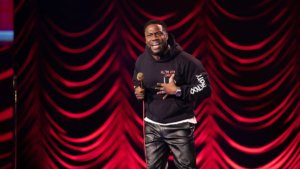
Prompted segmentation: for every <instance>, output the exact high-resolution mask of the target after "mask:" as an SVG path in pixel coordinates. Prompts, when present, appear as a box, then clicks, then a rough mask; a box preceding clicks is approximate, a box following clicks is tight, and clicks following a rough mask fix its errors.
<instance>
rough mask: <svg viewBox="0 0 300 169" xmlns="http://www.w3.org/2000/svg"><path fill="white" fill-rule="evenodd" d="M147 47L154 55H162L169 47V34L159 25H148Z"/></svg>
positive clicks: (146, 30)
mask: <svg viewBox="0 0 300 169" xmlns="http://www.w3.org/2000/svg"><path fill="white" fill-rule="evenodd" d="M145 39H146V45H147V46H148V47H149V48H150V49H151V51H152V53H153V54H154V55H160V54H162V53H163V52H164V51H165V50H166V49H167V46H168V43H167V40H168V34H167V32H166V31H164V30H163V27H162V26H161V25H159V24H151V25H148V26H147V27H146V29H145Z"/></svg>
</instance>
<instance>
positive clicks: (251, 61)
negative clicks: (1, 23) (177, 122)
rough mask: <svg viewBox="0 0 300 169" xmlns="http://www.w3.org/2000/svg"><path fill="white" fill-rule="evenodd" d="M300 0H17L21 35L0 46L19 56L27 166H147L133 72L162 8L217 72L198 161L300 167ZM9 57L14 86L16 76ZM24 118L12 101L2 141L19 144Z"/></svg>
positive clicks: (1, 119)
mask: <svg viewBox="0 0 300 169" xmlns="http://www.w3.org/2000/svg"><path fill="white" fill-rule="evenodd" d="M297 7H298V8H299V3H297V2H296V1H292V0H288V1H286V0H277V1H270V0H264V1H249V2H248V1H241V2H240V1H232V2H230V3H229V2H224V1H218V0H210V1H207V0H199V1H189V2H183V1H171V0H168V1H156V0H155V1H147V2H144V1H141V2H139V1H130V0H122V1H116V0H114V1H111V0H104V1H101V2H98V1H82V2H79V1H72V2H71V1H34V0H33V1H26V0H20V1H17V2H16V4H15V29H16V39H15V43H14V45H13V47H12V50H11V48H8V47H1V48H0V54H1V56H3V57H1V58H0V59H3V58H4V57H7V56H12V57H13V61H14V63H15V65H16V66H15V70H16V72H15V73H16V77H17V91H18V106H17V118H18V119H17V120H18V121H17V122H18V123H17V127H18V140H17V141H18V142H17V148H18V149H17V150H18V151H17V153H18V163H17V164H18V166H19V167H20V166H25V167H26V168H43V169H44V168H107V169H112V168H120V169H123V168H130V169H135V168H137V169H139V168H145V163H144V153H143V138H142V119H141V116H142V115H141V105H140V103H138V102H137V101H136V99H135V97H134V95H133V92H132V83H131V76H132V71H133V68H134V62H135V60H136V59H137V57H138V55H139V54H140V53H141V52H142V51H143V49H144V37H143V24H144V23H145V22H146V21H147V20H149V19H150V18H151V19H152V18H154V19H161V20H164V21H166V22H167V24H168V25H169V29H168V30H169V32H171V33H173V34H174V35H175V38H176V39H177V41H178V42H179V44H181V45H182V47H183V48H184V49H185V50H186V51H188V52H189V53H191V54H193V55H194V56H195V57H197V58H198V59H200V60H201V61H202V62H203V64H204V66H205V68H206V69H207V71H208V73H209V75H210V79H211V81H212V87H213V94H212V96H211V98H209V99H207V100H205V101H204V102H202V103H201V104H200V105H199V106H197V107H196V111H195V112H196V116H197V120H198V124H197V129H196V131H195V138H196V147H197V167H198V168H203V169H204V168H265V169H269V168H284V167H286V168H300V163H299V161H300V148H299V147H300V142H299V140H300V133H299V128H300V126H299V124H300V118H299V113H300V111H299V104H300V102H299V88H300V85H299V82H300V80H299V73H300V71H299V16H298V13H297V10H298V9H297ZM1 61H2V60H1ZM4 61H5V63H10V64H6V65H5V64H3V65H4V67H3V68H2V64H1V70H0V71H1V72H0V84H1V85H2V84H3V85H2V86H3V87H2V88H1V91H3V92H4V91H5V90H6V91H7V89H11V88H12V87H10V86H11V83H10V80H11V79H12V76H13V69H12V66H10V65H12V64H11V60H8V59H6V60H4ZM6 93H8V92H6ZM10 94H11V93H10ZM1 95H2V92H1ZM7 95H9V94H7ZM12 97H13V96H10V98H11V99H12ZM11 99H9V100H11ZM12 119H13V104H12V102H7V103H5V104H4V106H3V108H2V107H1V110H0V126H5V127H6V130H1V133H0V134H1V135H0V143H1V144H2V143H5V144H9V145H11V144H12V142H13V127H12V125H11V124H12V121H13V120H12ZM8 123H10V124H8ZM7 126H10V127H7ZM0 147H1V146H0ZM11 147H12V146H11ZM1 148H2V147H1ZM3 150H4V151H1V154H0V161H1V162H2V163H1V165H2V166H1V167H4V168H10V167H11V166H12V165H13V164H12V160H11V161H10V160H8V159H12V158H13V151H12V150H10V149H7V148H6V149H3ZM170 166H171V168H172V167H174V166H173V165H172V164H170Z"/></svg>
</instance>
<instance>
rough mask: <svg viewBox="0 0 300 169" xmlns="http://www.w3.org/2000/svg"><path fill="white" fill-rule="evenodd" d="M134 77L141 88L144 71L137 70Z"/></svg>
mask: <svg viewBox="0 0 300 169" xmlns="http://www.w3.org/2000/svg"><path fill="white" fill-rule="evenodd" d="M136 79H137V80H138V81H139V86H140V87H141V88H143V86H144V85H143V80H144V73H142V72H139V73H138V74H137V75H136Z"/></svg>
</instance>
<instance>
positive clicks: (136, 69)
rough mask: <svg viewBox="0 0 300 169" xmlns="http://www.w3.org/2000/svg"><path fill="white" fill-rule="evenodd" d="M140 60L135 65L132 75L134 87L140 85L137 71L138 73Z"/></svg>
mask: <svg viewBox="0 0 300 169" xmlns="http://www.w3.org/2000/svg"><path fill="white" fill-rule="evenodd" d="M138 67H139V66H138V60H137V61H136V62H135V67H134V71H133V75H132V82H133V88H135V87H137V86H138V85H139V81H138V80H137V77H136V76H137V73H138V71H139V70H138Z"/></svg>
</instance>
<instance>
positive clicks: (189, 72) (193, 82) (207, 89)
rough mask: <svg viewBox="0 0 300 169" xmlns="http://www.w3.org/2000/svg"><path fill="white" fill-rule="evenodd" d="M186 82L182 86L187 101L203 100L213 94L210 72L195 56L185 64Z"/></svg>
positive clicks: (184, 98) (183, 95) (183, 97)
mask: <svg viewBox="0 0 300 169" xmlns="http://www.w3.org/2000/svg"><path fill="white" fill-rule="evenodd" d="M184 76H185V83H184V84H183V85H181V86H179V87H180V88H181V91H182V96H181V97H182V99H183V100H185V101H195V100H199V99H200V100H203V99H205V98H207V97H209V96H210V95H211V86H210V82H209V78H208V73H207V72H206V70H205V69H204V67H203V65H202V64H201V62H200V61H199V60H197V59H195V58H193V59H192V60H190V62H188V63H186V64H185V66H184Z"/></svg>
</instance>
